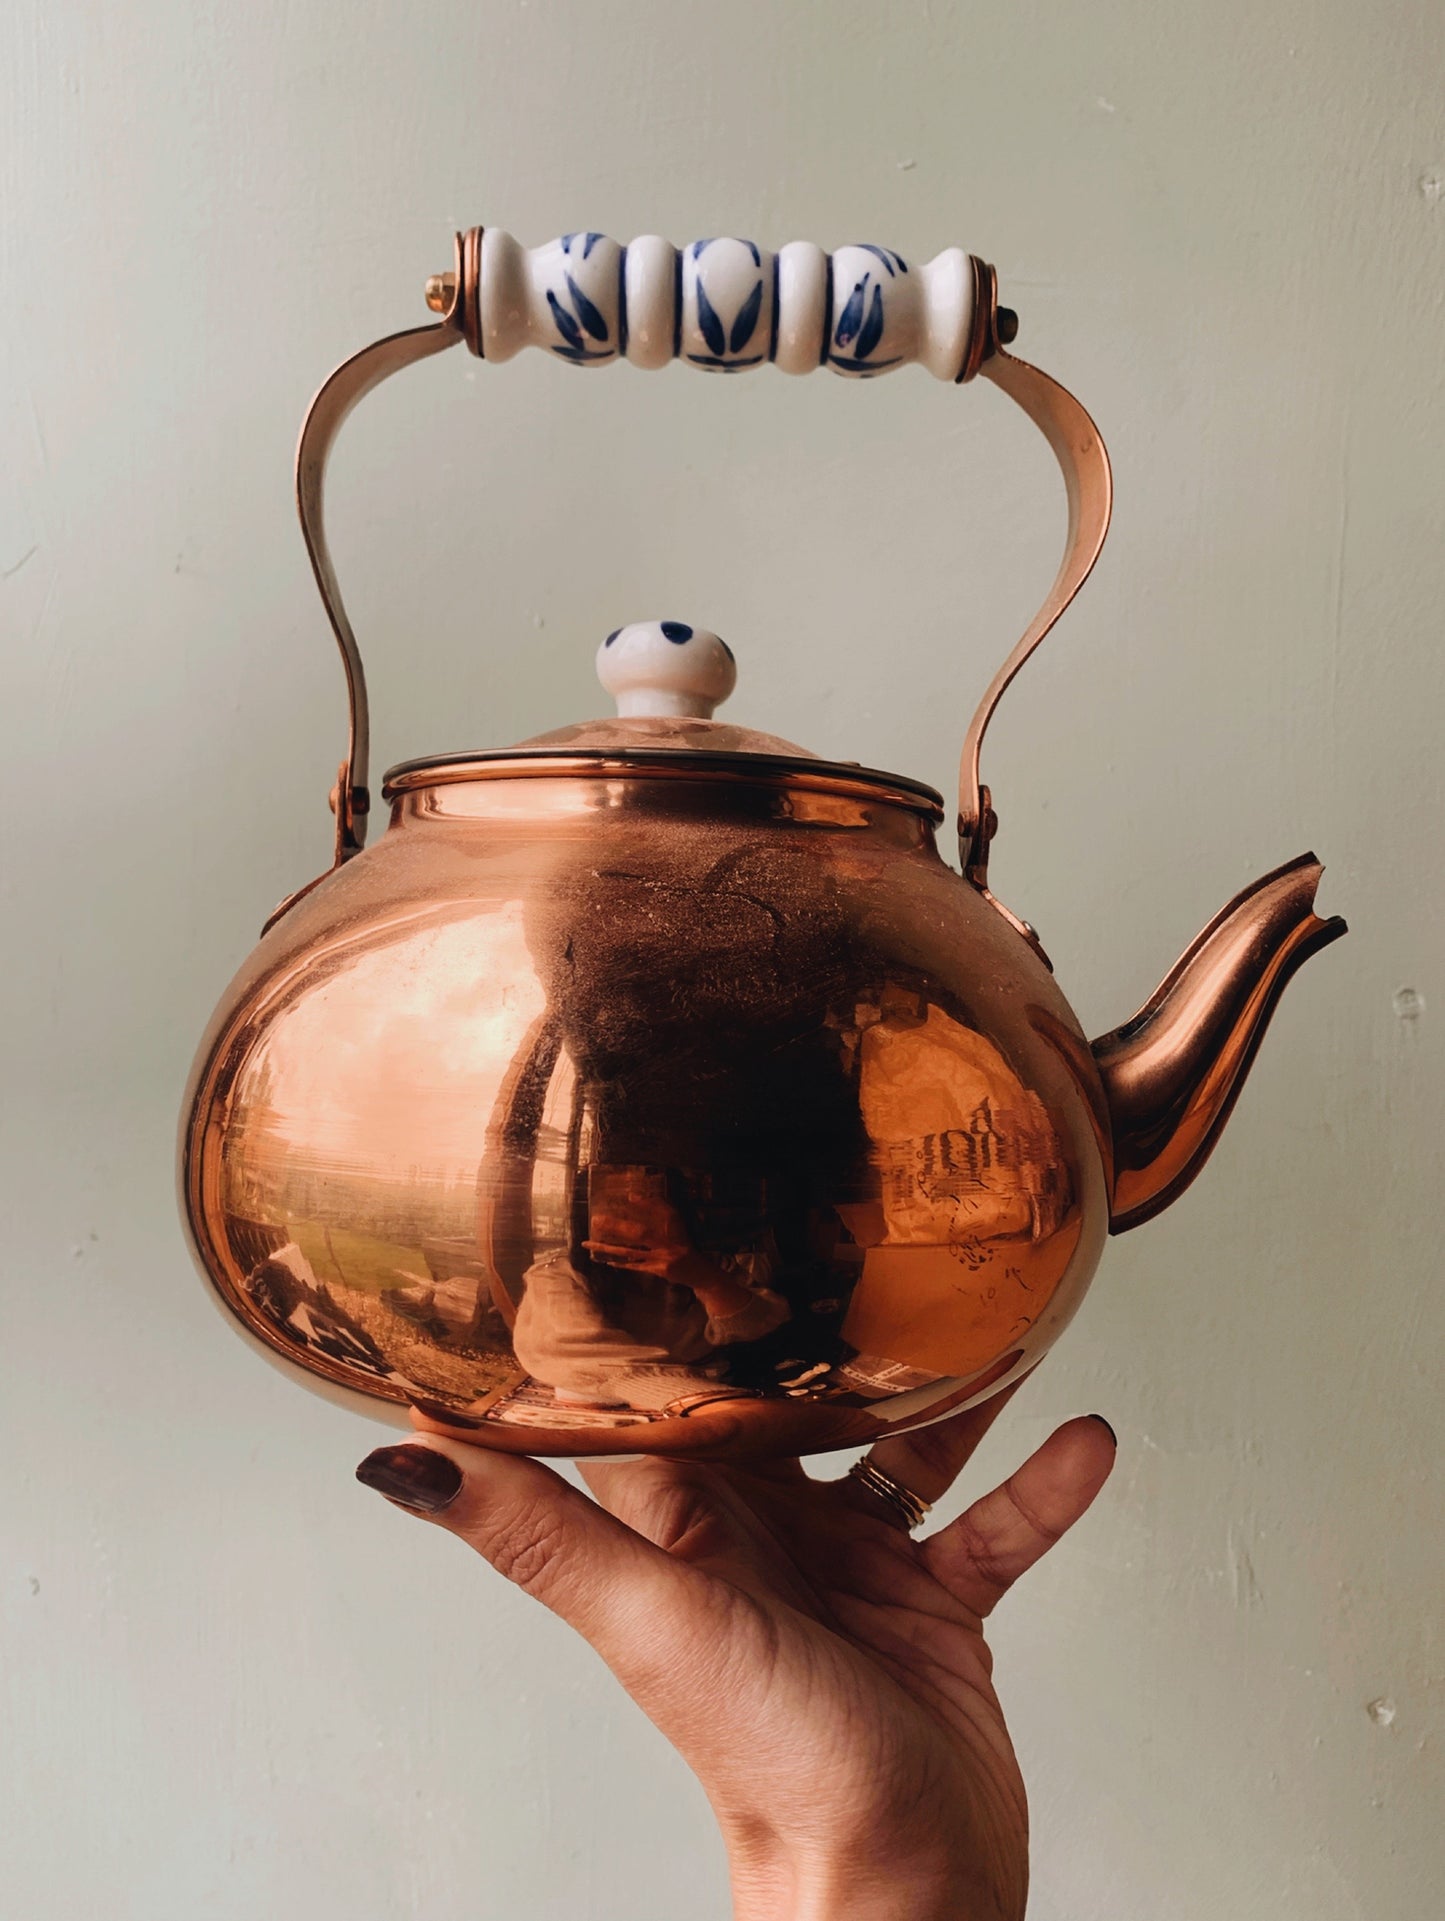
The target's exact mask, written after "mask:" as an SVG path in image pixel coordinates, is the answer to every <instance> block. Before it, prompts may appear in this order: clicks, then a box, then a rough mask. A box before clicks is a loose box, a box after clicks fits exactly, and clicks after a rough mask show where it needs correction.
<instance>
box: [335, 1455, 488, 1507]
mask: <svg viewBox="0 0 1445 1921" xmlns="http://www.w3.org/2000/svg"><path fill="white" fill-rule="evenodd" d="M356 1478H357V1480H358V1481H360V1483H361V1485H362V1486H363V1487H374V1488H375V1489H376V1491H377V1493H378V1494H384V1495H385V1496H386V1498H387V1499H388V1500H389V1501H396V1502H397V1503H399V1505H400V1506H402V1507H409V1508H410V1509H411V1510H412V1512H413V1513H414V1514H439V1513H440V1512H441V1510H442V1509H443V1508H444V1507H450V1506H451V1504H452V1502H453V1501H454V1500H455V1499H456V1498H457V1496H458V1495H459V1494H460V1493H461V1491H462V1471H461V1469H460V1468H459V1467H458V1466H457V1464H456V1462H455V1461H453V1460H449V1459H448V1458H447V1456H446V1455H445V1454H442V1453H440V1452H438V1450H437V1449H436V1448H434V1447H417V1446H401V1447H379V1448H377V1450H376V1452H375V1453H374V1454H368V1455H367V1457H366V1459H365V1460H364V1461H363V1462H362V1463H361V1466H360V1467H359V1468H357V1470H356Z"/></svg>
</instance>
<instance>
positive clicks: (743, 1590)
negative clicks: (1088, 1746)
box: [357, 1393, 1115, 1921]
mask: <svg viewBox="0 0 1445 1921" xmlns="http://www.w3.org/2000/svg"><path fill="white" fill-rule="evenodd" d="M1007 1399H1008V1394H1007V1393H1005V1394H1003V1395H1000V1396H998V1397H996V1398H995V1399H994V1400H993V1401H991V1402H989V1403H987V1404H986V1405H984V1406H983V1407H979V1408H971V1409H968V1410H967V1411H965V1412H964V1413H962V1414H957V1415H954V1416H952V1417H950V1418H949V1419H947V1420H944V1421H941V1422H939V1423H938V1424H936V1425H935V1426H933V1427H929V1428H923V1429H920V1430H919V1431H918V1432H916V1433H913V1434H908V1435H897V1436H893V1437H891V1438H890V1439H888V1440H885V1441H882V1442H880V1443H879V1444H878V1445H877V1446H876V1447H875V1448H873V1450H872V1451H871V1453H870V1455H869V1459H870V1460H871V1461H872V1462H873V1464H874V1465H875V1466H877V1467H879V1468H881V1469H882V1470H883V1471H884V1472H885V1473H886V1474H888V1475H889V1476H891V1477H892V1478H893V1479H894V1480H896V1481H897V1482H899V1483H901V1484H902V1485H903V1486H904V1487H907V1488H909V1489H911V1490H912V1491H913V1492H915V1493H916V1494H918V1495H919V1496H921V1497H922V1498H923V1499H925V1500H934V1499H936V1498H937V1497H938V1496H939V1495H940V1494H942V1493H943V1492H944V1491H945V1490H946V1489H947V1488H948V1487H949V1486H950V1485H951V1484H952V1482H953V1480H954V1478H955V1476H956V1475H957V1474H958V1472H959V1470H960V1469H961V1468H962V1466H963V1465H964V1464H965V1462H966V1461H967V1460H968V1458H969V1456H970V1455H971V1454H972V1453H973V1451H974V1449H975V1448H976V1447H977V1445H978V1443H979V1441H980V1440H981V1439H982V1437H983V1435H984V1433H985V1432H986V1431H987V1429H988V1428H989V1426H990V1425H991V1424H992V1422H993V1420H994V1419H995V1417H996V1416H997V1414H998V1412H999V1411H1000V1409H1001V1407H1002V1406H1003V1404H1004V1402H1005V1401H1006V1400H1007ZM415 1418H417V1419H418V1421H419V1422H420V1420H421V1417H420V1416H417V1417H415ZM1114 1445H1115V1444H1114V1438H1113V1434H1112V1431H1111V1430H1110V1429H1109V1428H1108V1426H1107V1425H1106V1423H1105V1422H1104V1421H1103V1420H1102V1419H1101V1418H1099V1417H1097V1416H1087V1417H1083V1418H1080V1419H1077V1420H1073V1421H1070V1422H1068V1423H1067V1424H1066V1425H1065V1426H1063V1427H1061V1428H1060V1429H1058V1431H1057V1432H1056V1433H1055V1434H1053V1435H1052V1436H1051V1437H1050V1439H1049V1440H1047V1441H1046V1442H1045V1443H1044V1445H1043V1446H1042V1447H1041V1448H1040V1449H1039V1450H1038V1451H1037V1453H1035V1454H1034V1455H1032V1456H1031V1457H1030V1459H1029V1460H1027V1461H1026V1462H1025V1463H1024V1464H1023V1466H1022V1467H1020V1468H1019V1469H1018V1470H1017V1471H1016V1472H1015V1473H1014V1474H1013V1475H1011V1476H1010V1477H1009V1479H1008V1480H1007V1481H1006V1482H1004V1484H1003V1485H1002V1486H1001V1487H999V1488H996V1489H995V1490H994V1491H993V1492H992V1493H991V1494H986V1495H984V1496H983V1497H982V1498H981V1499H979V1500H977V1501H975V1502H974V1504H973V1505H972V1507H970V1508H969V1509H968V1510H967V1512H966V1513H964V1514H963V1515H961V1516H960V1517H959V1518H958V1519H957V1520H955V1521H953V1522H951V1523H950V1524H949V1525H948V1526H947V1527H945V1528H942V1529H940V1530H939V1532H938V1533H936V1534H934V1535H932V1536H931V1537H929V1538H927V1539H925V1540H923V1541H914V1540H912V1539H911V1538H910V1537H909V1535H908V1534H907V1533H905V1532H904V1530H903V1523H902V1520H901V1518H900V1517H899V1516H897V1515H896V1514H895V1513H894V1511H893V1509H892V1508H891V1507H890V1506H889V1505H888V1503H887V1502H885V1501H884V1500H882V1499H881V1498H880V1497H879V1496H877V1495H875V1494H873V1493H872V1492H870V1491H869V1490H868V1489H867V1488H866V1487H865V1486H864V1485H863V1484H862V1483H861V1482H859V1481H858V1480H857V1479H856V1478H853V1477H851V1476H845V1477H844V1478H843V1479H841V1480H835V1481H815V1480H813V1479H811V1478H810V1477H809V1476H808V1475H807V1474H805V1473H804V1471H803V1468H802V1466H801V1464H800V1463H799V1462H798V1461H796V1460H786V1461H774V1462H763V1463H759V1464H755V1465H751V1466H711V1465H704V1464H701V1463H696V1462H688V1461H681V1460H668V1459H663V1458H660V1457H652V1458H649V1459H647V1460H643V1461H637V1462H629V1463H626V1464H622V1463H600V1462H599V1463H592V1464H587V1465H584V1466H583V1473H584V1478H585V1479H586V1481H587V1484H588V1486H589V1487H590V1488H591V1490H592V1492H593V1494H594V1495H595V1496H596V1497H597V1498H596V1501H589V1500H588V1499H587V1498H586V1496H585V1495H583V1494H581V1493H579V1492H578V1491H577V1490H576V1489H575V1488H573V1487H571V1486H570V1485H569V1484H568V1483H567V1482H565V1481H563V1480H562V1479H561V1478H560V1476H558V1475H556V1474H554V1473H553V1472H552V1470H551V1469H550V1468H547V1467H545V1466H544V1465H543V1464H542V1463H541V1462H539V1461H534V1460H529V1459H526V1458H524V1457H522V1456H518V1455H510V1454H498V1453H491V1452H489V1451H487V1450H485V1449H482V1448H476V1447H469V1446H466V1445H464V1444H462V1443H460V1442H457V1441H454V1440H451V1439H449V1438H445V1437H443V1436H441V1435H439V1434H436V1433H432V1432H430V1431H426V1430H424V1431H423V1433H422V1434H420V1435H419V1436H418V1438H417V1439H416V1440H415V1441H413V1442H409V1443H407V1444H404V1445H401V1446H392V1447H385V1448H379V1449H377V1451H376V1452H375V1453H374V1454H372V1455H369V1456H368V1457H367V1459H366V1460H365V1461H363V1462H362V1464H361V1467H360V1468H359V1469H358V1470H357V1473H358V1477H359V1478H360V1479H362V1480H363V1481H364V1482H365V1483H366V1484H367V1485H368V1486H370V1487H374V1488H376V1489H378V1490H379V1491H380V1492H381V1493H383V1494H386V1495H387V1496H388V1497H389V1498H391V1499H392V1500H394V1501H396V1502H398V1503H400V1504H401V1505H403V1506H405V1507H407V1508H408V1509H409V1510H410V1511H412V1512H414V1513H417V1514H419V1515H422V1516H423V1517H424V1518H426V1519H429V1520H433V1521H435V1522H436V1523H437V1524H438V1525H439V1526H442V1527H445V1528H447V1529H449V1530H450V1531H451V1532H452V1533H454V1534H456V1535H458V1536H459V1537H460V1538H461V1539H462V1540H464V1541H466V1542H467V1543H469V1545H470V1546H472V1547H474V1548H475V1549H476V1550H477V1551H478V1552H479V1553H480V1554H482V1555H483V1556H484V1557H485V1558H486V1559H487V1560H488V1561H490V1562H491V1563H492V1565H493V1566H494V1567H495V1568H497V1569H498V1571H499V1572H501V1573H502V1574H504V1575H506V1576H507V1578H508V1579H510V1580H512V1581H515V1582H516V1583H517V1584H518V1585H519V1586H521V1587H522V1588H524V1589H525V1590H526V1591H527V1592H528V1593H530V1594H532V1595H534V1596H535V1597H536V1598H537V1599H538V1600H540V1601H542V1602H544V1603H545V1605H546V1606H548V1607H549V1608H551V1609H552V1610H553V1611H554V1612H555V1613H557V1614H558V1615H560V1616H561V1617H562V1619H563V1620H565V1621H568V1622H570V1623H571V1625H572V1626H573V1627H574V1628H576V1629H577V1630H578V1632H579V1633H581V1634H583V1635H584V1636H585V1637H586V1638H587V1640H589V1641H590V1642H591V1643H592V1645H593V1647H594V1648H596V1650H597V1652H598V1653H599V1654H600V1655H601V1656H602V1658H603V1659H604V1660H605V1661H606V1662H607V1664H608V1666H609V1667H610V1668H611V1669H612V1671H613V1673H614V1674H615V1675H616V1676H617V1678H618V1680H619V1681H620V1682H621V1683H622V1685H623V1686H624V1687H625V1688H626V1689H627V1691H628V1692H629V1693H630V1694H631V1695H632V1697H633V1699H634V1700H635V1701H636V1702H637V1703H638V1705H639V1706H640V1707H641V1708H642V1709H643V1710H644V1712H645V1713H646V1714H648V1715H649V1716H650V1718H651V1719H652V1720H653V1722H654V1723H655V1724H656V1725H657V1727H658V1728H659V1729H660V1730H661V1731H662V1733H663V1734H664V1735H666V1736H667V1738H668V1739H669V1740H670V1741H671V1742H672V1743H673V1745H674V1746H675V1747H676V1748H677V1749H678V1751H679V1752H680V1753H681V1754H682V1756H683V1758H684V1759H685V1760H686V1761H687V1762H688V1764H689V1766H691V1767H692V1769H693V1770H694V1772H695V1773H696V1774H697V1776H698V1778H699V1780H700V1781H701V1782H702V1785H703V1787H704V1789H705V1790H706V1792H707V1795H708V1798H709V1800H710V1802H711V1804H712V1807H713V1810H714V1812H715V1814H716V1816H717V1818H718V1821H719V1823H720V1825H721V1828H722V1832H723V1836H724V1839H725V1841H726V1844H727V1849H728V1855H729V1861H730V1865H731V1871H732V1883H733V1898H734V1903H735V1906H734V1914H735V1916H736V1917H737V1921H784V1917H786V1921H903V1918H904V1917H906V1918H907V1921H944V1917H948V1921H1017V1918H1018V1917H1019V1916H1021V1915H1022V1914H1023V1911H1024V1902H1025V1898H1026V1894H1027V1887H1028V1814H1027V1805H1026V1801H1025V1797H1024V1786H1023V1781H1022V1779H1021V1777H1020V1774H1019V1769H1018V1763H1017V1761H1016V1759H1015V1757H1014V1752H1013V1747H1012V1744H1011V1742H1010V1740H1009V1737H1008V1732H1007V1729H1006V1727H1005V1725H1004V1719H1003V1714H1002V1710H1001V1709H1000V1706H999V1702H998V1697H997V1695H996V1694H995V1693H994V1690H993V1685H992V1681H991V1678H990V1675H991V1668H992V1661H991V1657H990V1654H989V1650H988V1647H987V1644H986V1643H985V1640H984V1631H983V1629H984V1622H985V1620H986V1619H987V1617H988V1615H989V1614H990V1613H991V1612H992V1610H993V1607H994V1606H995V1604H996V1603H997V1602H998V1600H999V1599H1000V1598H1001V1597H1002V1595H1004V1594H1005V1593H1006V1592H1007V1591H1008V1589H1009V1588H1010V1587H1011V1586H1012V1585H1013V1583H1014V1582H1015V1581H1016V1580H1017V1579H1018V1578H1019V1576H1020V1575H1021V1574H1023V1573H1024V1572H1025V1571H1026V1570H1027V1569H1028V1568H1030V1567H1031V1566H1032V1565H1033V1564H1034V1562H1035V1561H1037V1560H1038V1559H1039V1558H1040V1557H1041V1556H1042V1555H1043V1554H1044V1553H1046V1552H1047V1550H1048V1549H1049V1548H1050V1547H1051V1546H1052V1545H1053V1544H1054V1542H1055V1541H1056V1540H1057V1539H1058V1538H1059V1536H1060V1535H1061V1534H1063V1532H1064V1531H1065V1529H1066V1528H1068V1527H1069V1526H1070V1525H1071V1524H1072V1523H1073V1522H1074V1521H1076V1520H1077V1519H1078V1517H1079V1516H1080V1515H1081V1514H1082V1513H1083V1512H1084V1510H1085V1509H1086V1508H1087V1507H1088V1505H1089V1503H1090V1502H1091V1501H1092V1500H1093V1498H1094V1496H1095V1495H1096V1494H1097V1493H1098V1491H1099V1489H1100V1488H1101V1487H1102V1486H1103V1484H1104V1482H1105V1480H1106V1479H1107V1478H1108V1474H1109V1471H1110V1469H1111V1467H1112V1466H1113V1462H1114Z"/></svg>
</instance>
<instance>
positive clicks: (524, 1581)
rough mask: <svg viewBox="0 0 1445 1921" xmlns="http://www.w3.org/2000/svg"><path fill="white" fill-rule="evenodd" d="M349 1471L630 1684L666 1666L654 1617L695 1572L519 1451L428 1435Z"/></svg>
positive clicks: (670, 1608)
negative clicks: (559, 1622) (492, 1574)
mask: <svg viewBox="0 0 1445 1921" xmlns="http://www.w3.org/2000/svg"><path fill="white" fill-rule="evenodd" d="M356 1478H357V1479H358V1480H359V1481H360V1482H362V1483H363V1485H364V1486H366V1487H370V1488H375V1489H376V1491H377V1492H378V1493H379V1494H384V1495H385V1496H386V1497H387V1499H388V1500H390V1501H392V1502H394V1503H395V1504H396V1505H397V1506H399V1507H403V1508H405V1509H406V1510H407V1512H408V1513H411V1514H415V1515H418V1516H419V1517H421V1518H422V1519H424V1520H428V1521H435V1522H436V1524H437V1525H438V1526H439V1527H444V1528H446V1529H447V1531H448V1532H449V1533H452V1534H455V1535H457V1536H459V1537H460V1538H461V1539H462V1540H463V1541H465V1542H466V1543H467V1544H468V1545H469V1546H470V1547H473V1548H475V1549H476V1551H477V1553H478V1554H480V1555H481V1556H482V1558H483V1559H484V1560H486V1561H490V1562H491V1564H492V1566H493V1567H494V1568H495V1569H496V1570H497V1572H498V1573H499V1574H502V1575H504V1576H505V1577H506V1578H507V1580H509V1581H512V1582H515V1584H516V1585H517V1586H518V1587H519V1588H521V1589H522V1590H523V1591H524V1592H525V1593H527V1594H530V1595H532V1596H534V1597H535V1599H537V1600H539V1601H541V1602H542V1603H543V1605H544V1606H546V1607H549V1608H550V1609H551V1610H552V1612H553V1613H554V1614H557V1615H560V1616H561V1618H562V1619H563V1620H564V1621H566V1622H568V1623H569V1625H570V1626H572V1627H574V1628H576V1630H577V1632H578V1633H579V1634H581V1635H582V1636H583V1637H584V1638H585V1639H586V1640H588V1641H590V1642H591V1643H592V1645H593V1647H594V1648H596V1650H597V1652H598V1653H599V1654H600V1655H601V1656H602V1658H603V1660H604V1661H606V1663H607V1664H608V1666H609V1667H610V1668H611V1669H612V1670H613V1672H614V1673H615V1674H616V1675H617V1677H618V1679H619V1680H620V1681H621V1682H622V1683H623V1685H624V1687H627V1688H629V1689H632V1688H633V1687H634V1686H642V1687H644V1688H645V1686H646V1681H647V1675H648V1670H649V1668H650V1667H657V1668H659V1669H661V1668H665V1666H666V1665H667V1652H668V1650H667V1649H666V1647H665V1646H664V1645H662V1643H663V1641H664V1638H665V1637H664V1635H663V1634H662V1633H660V1632H659V1628H660V1626H661V1624H663V1623H665V1622H675V1621H677V1620H679V1619H680V1618H685V1617H686V1614H687V1612H688V1605H687V1604H688V1603H691V1604H692V1608H693V1609H694V1610H695V1609H696V1607H697V1605H698V1604H699V1601H700V1599H701V1597H700V1595H699V1594H698V1593H696V1592H695V1589H696V1588H697V1587H698V1585H699V1584H700V1583H705V1582H706V1579H707V1577H706V1576H705V1575H702V1574H700V1573H699V1571H698V1570H697V1569H695V1568H692V1567H689V1566H688V1565H687V1564H685V1563H684V1562H681V1561H675V1560H674V1559H673V1558H672V1556H671V1555H669V1554H667V1553H665V1552H664V1551H663V1550H662V1549H661V1548H659V1547H656V1546H654V1545H653V1543H652V1542H651V1541H646V1540H644V1539H643V1538H642V1536H641V1535H640V1534H636V1533H634V1532H633V1530H632V1529H631V1528H630V1527H627V1526H625V1525H624V1524H623V1523H622V1522H621V1521H619V1520H617V1519H616V1518H615V1516H613V1515H611V1514H609V1513H607V1511H606V1510H605V1509H604V1508H600V1507H598V1505H597V1504H596V1502H595V1501H590V1500H588V1499H587V1497H586V1495H584V1494H580V1493H579V1492H578V1491H577V1489H576V1488H574V1487H572V1486H570V1485H569V1483H568V1482H566V1481H564V1480H563V1479H562V1477H561V1476H560V1475H559V1474H554V1473H553V1472H552V1470H551V1468H548V1467H544V1466H543V1465H542V1463H541V1462H540V1461H534V1460H532V1459H530V1458H529V1457H528V1456H526V1455H520V1454H497V1453H493V1452H492V1451H491V1450H490V1449H487V1448H480V1447H468V1446H467V1445H466V1443H465V1442H461V1441H452V1440H444V1439H443V1438H442V1437H441V1436H439V1435H427V1436H426V1437H425V1438H420V1437H419V1438H418V1439H416V1440H414V1441H407V1442H405V1443H402V1444H399V1445H396V1446H392V1447H379V1448H377V1449H376V1451H375V1453H373V1454H368V1455H367V1457H366V1459H365V1460H364V1461H363V1462H362V1463H361V1465H360V1466H359V1467H358V1468H357V1470H356Z"/></svg>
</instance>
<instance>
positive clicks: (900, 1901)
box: [728, 1846, 1023, 1921]
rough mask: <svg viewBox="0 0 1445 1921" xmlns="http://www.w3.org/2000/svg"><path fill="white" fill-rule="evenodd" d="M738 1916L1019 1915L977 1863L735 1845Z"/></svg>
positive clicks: (919, 1919) (948, 1918)
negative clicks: (886, 1858) (987, 1880)
mask: <svg viewBox="0 0 1445 1921" xmlns="http://www.w3.org/2000/svg"><path fill="white" fill-rule="evenodd" d="M728 1858H729V1864H730V1868H731V1875H732V1893H733V1921H1016V1917H1017V1916H1021V1915H1022V1913H1023V1908H1022V1904H1020V1905H1019V1907H1018V1908H1017V1910H1013V1909H1009V1908H1007V1907H1006V1906H1004V1905H1002V1904H1001V1903H1000V1901H999V1898H998V1896H997V1893H996V1892H995V1890H993V1889H992V1888H990V1887H989V1886H988V1885H986V1883H985V1881H984V1880H983V1879H982V1878H981V1877H980V1876H979V1874H978V1873H977V1866H976V1864H972V1866H971V1865H970V1864H969V1863H966V1862H963V1861H959V1860H954V1859H950V1858H949V1857H948V1855H947V1854H946V1853H944V1852H942V1851H940V1853H939V1854H938V1855H937V1856H936V1857H934V1858H931V1859H917V1858H910V1859H909V1860H907V1861H898V1862H892V1863H890V1862H887V1861H884V1860H882V1859H876V1858H870V1857H866V1856H864V1855H862V1854H861V1853H860V1854H852V1855H849V1856H847V1857H845V1856H842V1855H832V1854H816V1855H815V1854H808V1855H797V1854H787V1853H782V1852H778V1851H776V1850H772V1849H759V1848H756V1847H741V1848H740V1847H735V1846H730V1847H729V1850H728Z"/></svg>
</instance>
